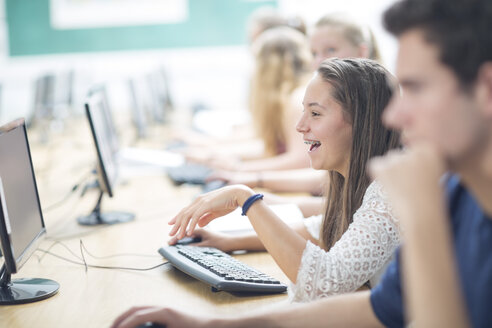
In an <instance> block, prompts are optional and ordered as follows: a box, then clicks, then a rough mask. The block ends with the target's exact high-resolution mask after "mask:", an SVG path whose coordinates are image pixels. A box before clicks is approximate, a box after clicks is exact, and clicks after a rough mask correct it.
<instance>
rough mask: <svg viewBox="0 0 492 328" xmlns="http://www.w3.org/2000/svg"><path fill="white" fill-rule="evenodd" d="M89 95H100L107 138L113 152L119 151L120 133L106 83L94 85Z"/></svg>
mask: <svg viewBox="0 0 492 328" xmlns="http://www.w3.org/2000/svg"><path fill="white" fill-rule="evenodd" d="M88 97H89V98H91V97H100V101H98V102H99V103H100V107H101V109H102V111H103V113H104V118H105V120H106V121H105V126H106V129H105V133H106V138H107V139H108V140H109V142H110V145H111V150H112V152H113V153H118V151H119V148H120V142H119V140H118V134H117V132H116V126H115V124H114V120H113V114H112V113H111V107H110V105H109V99H108V92H107V90H106V86H105V85H104V84H99V85H96V86H94V87H92V88H91V89H90V90H89V93H88Z"/></svg>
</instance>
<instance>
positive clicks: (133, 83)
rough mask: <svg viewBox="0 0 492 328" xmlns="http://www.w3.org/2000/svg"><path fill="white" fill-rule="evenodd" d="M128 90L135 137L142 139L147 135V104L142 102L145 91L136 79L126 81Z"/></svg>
mask: <svg viewBox="0 0 492 328" xmlns="http://www.w3.org/2000/svg"><path fill="white" fill-rule="evenodd" d="M128 88H129V90H130V98H131V105H130V107H131V112H132V122H133V125H134V126H135V128H136V130H137V137H138V138H140V139H143V138H146V137H147V135H148V117H147V116H148V113H147V108H148V104H146V103H145V101H144V100H145V99H144V98H145V97H144V93H145V92H147V90H143V89H142V87H141V86H140V83H139V81H138V80H137V79H136V78H132V79H129V80H128Z"/></svg>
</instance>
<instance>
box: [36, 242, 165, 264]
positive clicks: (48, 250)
mask: <svg viewBox="0 0 492 328" xmlns="http://www.w3.org/2000/svg"><path fill="white" fill-rule="evenodd" d="M58 244H59V245H61V246H63V247H64V248H65V249H66V250H68V251H69V252H70V253H71V254H72V255H73V256H74V257H75V258H77V259H78V260H81V261H82V262H77V261H74V260H71V259H69V258H66V257H63V256H61V255H58V254H55V253H53V252H51V251H50V250H51V249H52V248H53V247H54V246H56V245H58ZM36 250H37V251H39V252H42V253H44V254H43V255H42V256H41V257H38V261H39V262H41V261H42V260H43V258H44V256H45V255H46V254H49V255H52V256H54V257H57V258H59V259H62V260H65V261H67V262H70V263H73V264H78V265H83V266H85V271H86V272H87V269H88V268H98V269H115V270H135V271H149V270H153V269H155V268H158V267H160V266H163V265H164V264H167V263H169V262H168V261H166V262H163V263H160V264H158V265H155V266H153V267H150V268H130V267H120V266H103V265H94V264H88V263H87V261H86V260H85V256H84V250H85V252H86V253H87V254H89V255H90V256H91V257H93V258H98V259H104V258H111V257H118V256H141V257H150V256H151V255H146V254H134V253H128V254H114V255H108V256H95V255H92V254H91V253H89V251H87V248H86V247H85V245H84V243H83V241H82V239H81V240H80V253H81V257H79V256H78V255H77V254H75V253H74V252H73V251H72V250H71V249H70V248H69V247H68V246H67V245H65V244H64V243H62V242H60V241H55V242H54V243H53V244H51V246H50V247H49V248H48V249H47V250H44V249H41V248H38V249H36ZM152 257H153V256H152Z"/></svg>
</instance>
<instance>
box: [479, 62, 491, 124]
mask: <svg viewBox="0 0 492 328" xmlns="http://www.w3.org/2000/svg"><path fill="white" fill-rule="evenodd" d="M476 86H477V100H478V102H479V105H480V107H481V109H482V110H483V113H484V115H485V116H486V117H488V118H490V119H492V62H486V63H484V64H482V66H480V69H479V70H478V78H477V84H476Z"/></svg>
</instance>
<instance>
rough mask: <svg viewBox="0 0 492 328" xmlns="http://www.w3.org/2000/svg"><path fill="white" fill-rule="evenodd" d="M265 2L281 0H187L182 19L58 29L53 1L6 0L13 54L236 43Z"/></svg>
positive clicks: (239, 42)
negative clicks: (52, 12)
mask: <svg viewBox="0 0 492 328" xmlns="http://www.w3.org/2000/svg"><path fill="white" fill-rule="evenodd" d="M264 5H269V6H276V5H277V1H276V0H272V1H247V0H188V9H189V15H188V20H187V21H185V22H183V23H177V24H162V25H146V26H123V27H110V28H109V27H108V28H87V29H70V30H57V29H53V28H52V27H51V25H50V8H49V6H50V0H6V14H7V15H6V16H7V25H8V38H9V55H10V56H24V55H40V54H59V53H72V52H92V51H112V50H141V49H159V48H181V47H200V46H223V45H238V44H243V43H244V42H245V41H246V33H245V28H246V25H245V24H246V20H247V17H248V16H249V15H250V14H251V13H252V12H253V11H254V10H255V9H257V8H258V7H260V6H264ZM108 15H110V13H108Z"/></svg>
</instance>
